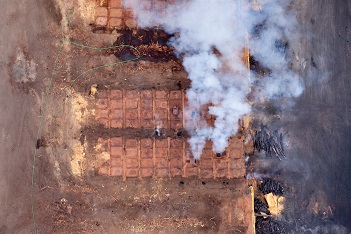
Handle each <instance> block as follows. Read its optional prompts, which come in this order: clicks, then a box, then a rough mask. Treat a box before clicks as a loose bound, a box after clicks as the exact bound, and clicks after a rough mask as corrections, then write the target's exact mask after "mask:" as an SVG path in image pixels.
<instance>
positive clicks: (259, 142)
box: [251, 126, 286, 160]
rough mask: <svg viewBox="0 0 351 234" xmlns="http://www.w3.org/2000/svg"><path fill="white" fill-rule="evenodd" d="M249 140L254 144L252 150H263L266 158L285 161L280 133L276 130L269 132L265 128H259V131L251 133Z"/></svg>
mask: <svg viewBox="0 0 351 234" xmlns="http://www.w3.org/2000/svg"><path fill="white" fill-rule="evenodd" d="M251 138H252V141H253V142H254V149H255V150H258V152H261V150H263V151H264V152H265V156H266V157H268V158H271V157H273V156H276V157H277V158H278V159H279V160H281V159H282V158H285V159H286V156H285V154H284V145H283V134H282V133H280V134H279V133H278V131H277V130H274V131H273V132H271V131H269V129H268V128H267V127H266V126H261V130H256V131H255V132H254V133H251Z"/></svg>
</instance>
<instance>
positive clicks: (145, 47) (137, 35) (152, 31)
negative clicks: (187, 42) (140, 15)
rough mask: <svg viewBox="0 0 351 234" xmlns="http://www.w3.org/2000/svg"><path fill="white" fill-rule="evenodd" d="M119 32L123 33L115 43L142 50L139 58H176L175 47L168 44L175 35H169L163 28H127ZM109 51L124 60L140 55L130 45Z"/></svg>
mask: <svg viewBox="0 0 351 234" xmlns="http://www.w3.org/2000/svg"><path fill="white" fill-rule="evenodd" d="M118 33H120V34H121V35H120V36H119V37H118V38H117V41H116V42H115V43H114V44H113V45H114V46H120V45H130V46H133V47H134V48H136V49H137V50H138V51H139V52H140V58H139V60H140V59H141V60H148V61H152V62H158V61H169V60H175V59H176V57H175V55H174V54H173V51H174V48H173V47H171V46H169V45H168V40H169V39H170V38H171V37H172V36H174V35H169V34H167V33H166V32H165V31H163V30H162V29H158V28H147V29H134V30H132V29H126V30H119V31H118ZM109 53H110V54H114V55H115V56H116V57H117V58H119V59H122V60H127V59H131V58H134V57H138V54H137V52H136V51H135V50H133V49H132V48H129V47H120V48H116V49H111V50H110V51H109Z"/></svg>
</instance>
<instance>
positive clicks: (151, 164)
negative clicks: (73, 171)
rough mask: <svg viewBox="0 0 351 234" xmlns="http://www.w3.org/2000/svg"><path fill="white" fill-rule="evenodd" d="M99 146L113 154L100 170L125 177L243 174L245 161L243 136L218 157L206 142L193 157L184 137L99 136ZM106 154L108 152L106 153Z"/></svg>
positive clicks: (232, 141) (102, 172) (233, 176)
mask: <svg viewBox="0 0 351 234" xmlns="http://www.w3.org/2000/svg"><path fill="white" fill-rule="evenodd" d="M98 143H99V144H100V147H99V148H100V150H101V151H102V152H108V153H109V155H110V158H109V159H107V161H106V162H105V163H103V164H101V165H102V166H101V167H100V168H97V170H98V173H99V174H101V175H108V176H120V177H123V178H124V179H126V178H136V177H138V178H145V177H168V178H172V177H177V176H181V177H190V176H196V177H200V178H223V177H226V178H243V177H244V176H245V162H244V156H243V147H242V145H243V144H242V140H240V139H237V138H232V139H231V140H230V144H229V147H228V148H227V150H226V155H224V156H221V157H220V158H218V157H217V156H216V154H215V153H214V152H213V151H212V149H211V142H207V143H206V146H205V149H204V150H203V152H202V156H201V158H200V159H197V160H196V161H194V158H193V157H192V155H191V150H190V148H189V145H188V143H187V142H186V139H184V138H163V139H158V138H140V139H138V138H135V139H131V138H126V137H112V138H108V139H102V138H100V139H99V140H98ZM105 155H106V154H105Z"/></svg>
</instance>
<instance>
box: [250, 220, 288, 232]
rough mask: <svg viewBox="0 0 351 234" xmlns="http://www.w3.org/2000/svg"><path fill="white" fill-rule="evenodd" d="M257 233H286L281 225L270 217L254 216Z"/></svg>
mask: <svg viewBox="0 0 351 234" xmlns="http://www.w3.org/2000/svg"><path fill="white" fill-rule="evenodd" d="M256 233H257V234H283V233H286V232H285V231H284V229H283V226H282V225H281V224H280V223H279V222H278V221H276V220H274V219H272V218H271V217H267V218H264V217H256Z"/></svg>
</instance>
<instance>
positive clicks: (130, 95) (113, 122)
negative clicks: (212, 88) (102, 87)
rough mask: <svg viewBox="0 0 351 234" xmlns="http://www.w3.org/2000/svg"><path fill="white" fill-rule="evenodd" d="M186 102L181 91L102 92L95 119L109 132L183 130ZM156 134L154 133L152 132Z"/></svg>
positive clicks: (97, 102)
mask: <svg viewBox="0 0 351 234" xmlns="http://www.w3.org/2000/svg"><path fill="white" fill-rule="evenodd" d="M184 105H185V98H184V95H183V94H182V92H181V91H179V90H173V91H163V90H142V91H136V90H111V91H101V92H99V94H98V97H97V100H96V107H97V108H96V111H95V119H96V120H97V121H98V123H99V124H102V125H103V126H104V127H105V128H140V127H143V128H144V129H155V128H157V127H159V128H163V129H173V130H179V129H183V126H184V123H183V109H184ZM152 131H153V130H152Z"/></svg>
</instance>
